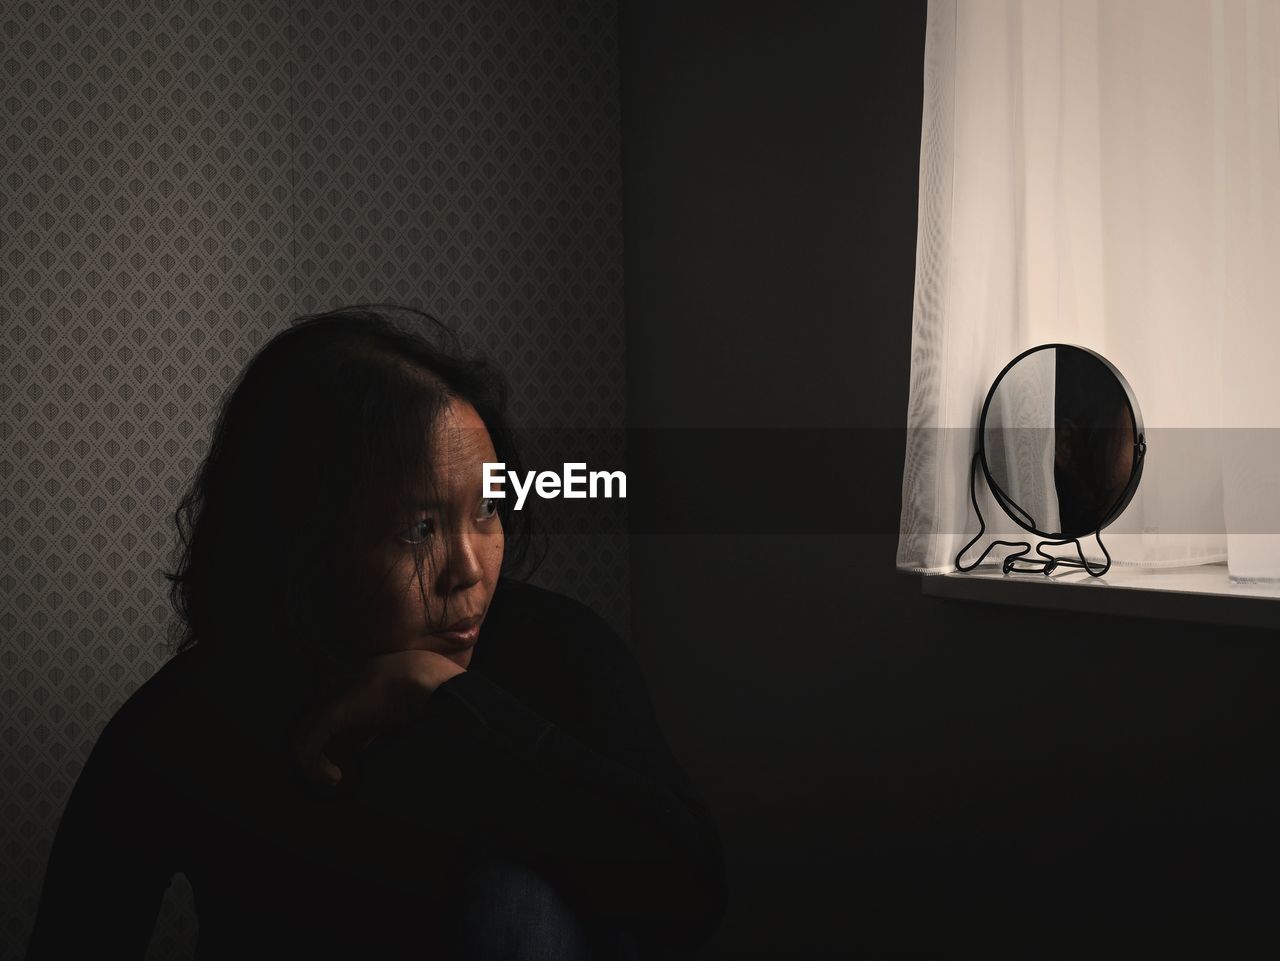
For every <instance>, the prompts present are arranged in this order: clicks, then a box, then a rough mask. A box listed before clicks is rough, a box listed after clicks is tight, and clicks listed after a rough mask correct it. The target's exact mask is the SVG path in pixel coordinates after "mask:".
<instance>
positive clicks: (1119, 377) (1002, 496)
mask: <svg viewBox="0 0 1280 961" xmlns="http://www.w3.org/2000/svg"><path fill="white" fill-rule="evenodd" d="M1050 349H1055V350H1056V349H1066V350H1079V351H1083V352H1084V353H1086V354H1089V355H1090V356H1091V357H1093V358H1094V359H1096V360H1098V361H1099V362H1100V363H1101V364H1102V365H1103V366H1104V367H1105V368H1106V369H1107V370H1108V371H1109V372H1110V374H1111V376H1112V377H1114V378H1115V379H1116V381H1117V382H1118V383H1119V384H1120V386H1121V388H1123V390H1124V396H1125V400H1126V401H1127V402H1128V404H1129V420H1130V423H1131V424H1132V426H1133V436H1134V437H1135V438H1137V439H1136V440H1135V441H1134V448H1135V452H1134V454H1135V456H1134V458H1133V468H1132V470H1131V471H1130V473H1129V481H1128V483H1126V484H1125V487H1124V491H1123V492H1122V493H1121V495H1120V497H1119V498H1118V499H1117V500H1116V502H1115V504H1114V505H1112V507H1111V509H1110V510H1109V511H1108V512H1107V513H1106V514H1105V515H1104V517H1103V519H1102V523H1101V524H1099V526H1098V528H1097V529H1096V530H1092V531H1085V532H1083V533H1080V534H1067V533H1066V532H1065V531H1058V532H1047V531H1041V530H1036V528H1034V527H1032V526H1030V525H1028V524H1026V523H1024V522H1023V520H1022V519H1021V518H1020V517H1018V514H1017V512H1018V511H1022V508H1021V507H1019V506H1018V505H1017V503H1016V502H1014V500H1013V499H1012V498H1011V497H1009V495H1008V494H1006V493H1005V492H1004V491H1003V490H1001V489H1000V486H999V485H998V484H996V482H995V478H993V477H992V476H991V467H990V465H989V464H988V463H987V411H988V409H989V408H990V407H991V400H992V398H993V397H995V394H996V389H997V388H998V387H999V386H1000V382H1001V381H1002V380H1004V377H1005V375H1006V374H1007V373H1009V371H1011V370H1013V368H1014V367H1016V366H1017V365H1018V363H1019V362H1020V361H1021V360H1023V359H1024V358H1025V357H1028V356H1030V355H1031V354H1034V353H1036V352H1037V351H1041V350H1050ZM1146 452H1147V444H1146V436H1145V432H1144V428H1143V423H1142V411H1141V410H1140V409H1139V407H1138V399H1137V398H1136V397H1135V396H1134V394H1133V388H1132V387H1130V386H1129V382H1128V381H1127V380H1125V378H1124V375H1123V374H1121V373H1120V371H1119V370H1117V369H1116V365H1115V364H1113V363H1111V361H1109V360H1107V358H1105V357H1103V356H1102V355H1101V354H1099V353H1098V352H1097V351H1096V350H1090V349H1089V348H1088V347H1081V346H1080V345H1079V344H1039V345H1037V346H1035V347H1031V348H1028V349H1027V350H1024V351H1023V352H1022V353H1020V354H1018V356H1016V357H1014V358H1013V360H1011V361H1009V363H1007V364H1005V365H1004V368H1003V369H1002V370H1001V371H1000V373H999V374H997V375H996V379H995V380H993V381H992V382H991V387H990V389H988V390H987V398H986V400H984V401H983V403H982V416H981V417H980V418H979V420H978V454H979V460H981V462H982V473H983V474H984V475H985V476H986V478H987V488H988V489H989V490H990V491H991V496H992V497H994V498H995V501H996V503H997V504H999V505H1000V509H1001V510H1003V511H1004V512H1005V513H1006V514H1008V515H1009V516H1010V517H1011V518H1013V522H1014V523H1015V524H1017V525H1018V526H1019V527H1020V528H1022V529H1023V530H1024V531H1028V532H1029V533H1031V534H1035V535H1036V536H1037V537H1043V538H1046V539H1049V540H1064V539H1066V540H1071V539H1074V538H1080V537H1087V536H1088V535H1089V534H1096V533H1098V532H1099V531H1101V530H1102V529H1103V528H1105V527H1107V526H1108V525H1109V524H1111V523H1112V522H1113V521H1114V520H1115V519H1116V518H1117V517H1119V516H1120V514H1121V513H1122V512H1123V511H1124V509H1125V508H1126V507H1128V506H1129V502H1130V501H1131V500H1133V495H1134V494H1135V493H1136V492H1137V490H1138V481H1139V480H1140V479H1141V478H1142V465H1143V462H1144V461H1145V460H1146V456H1145V455H1146ZM1010 505H1012V509H1011V507H1010ZM1022 512H1023V513H1024V514H1025V511H1022ZM1027 516H1028V517H1029V516H1030V515H1027ZM1032 520H1033V522H1034V518H1033V519H1032Z"/></svg>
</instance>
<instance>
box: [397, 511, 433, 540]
mask: <svg viewBox="0 0 1280 961" xmlns="http://www.w3.org/2000/svg"><path fill="white" fill-rule="evenodd" d="M434 532H435V527H434V525H433V524H432V523H431V521H430V520H429V519H427V518H425V517H424V518H423V519H422V520H420V521H418V522H417V523H416V524H414V525H413V526H412V527H410V528H409V529H408V530H407V531H405V532H404V533H402V534H401V535H400V539H401V540H403V541H407V542H408V543H410V544H421V543H422V542H423V541H425V540H426V539H427V538H428V537H430V536H431V535H432V534H433V533H434Z"/></svg>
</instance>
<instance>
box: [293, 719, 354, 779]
mask: <svg viewBox="0 0 1280 961" xmlns="http://www.w3.org/2000/svg"><path fill="white" fill-rule="evenodd" d="M345 715H346V710H345V705H344V703H343V702H342V701H341V700H339V701H334V702H333V703H331V704H329V705H328V706H327V707H325V708H324V710H322V711H321V712H320V713H319V714H318V715H316V716H315V717H314V719H313V720H311V721H309V722H307V723H304V724H303V725H302V728H301V735H300V737H299V738H298V740H297V742H296V743H295V747H294V757H295V758H296V759H297V762H298V765H299V767H301V768H302V770H303V771H304V772H305V773H306V774H309V775H312V776H313V777H321V778H323V779H325V780H327V781H329V782H331V783H335V784H336V783H337V782H338V781H339V780H340V779H341V778H342V771H341V770H340V769H339V768H338V767H337V765H335V764H334V763H333V762H332V761H331V760H329V758H328V757H326V756H325V754H324V748H325V745H327V744H328V743H329V741H330V739H332V737H333V735H334V734H336V733H337V732H338V731H340V730H342V727H343V718H344V717H345Z"/></svg>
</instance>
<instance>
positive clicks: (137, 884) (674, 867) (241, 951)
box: [28, 578, 726, 961]
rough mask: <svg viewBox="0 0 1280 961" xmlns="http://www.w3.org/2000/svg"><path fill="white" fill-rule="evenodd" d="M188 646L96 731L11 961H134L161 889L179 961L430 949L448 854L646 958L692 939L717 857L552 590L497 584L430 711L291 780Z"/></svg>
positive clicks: (712, 922)
mask: <svg viewBox="0 0 1280 961" xmlns="http://www.w3.org/2000/svg"><path fill="white" fill-rule="evenodd" d="M198 652H199V648H198V646H197V648H195V649H192V650H191V651H189V652H186V653H184V654H180V655H178V656H176V657H174V658H172V659H171V660H170V661H169V662H168V663H166V664H165V665H164V666H163V667H162V668H161V669H160V670H159V671H158V672H157V673H156V675H155V676H154V677H152V678H151V679H150V680H149V681H147V682H146V683H145V684H143V685H142V686H141V687H140V688H139V689H138V690H137V691H136V692H135V693H134V694H133V696H132V697H130V698H129V700H128V701H127V702H126V703H125V705H124V706H123V707H122V708H121V709H120V710H119V711H118V712H117V714H116V715H115V717H113V718H112V720H111V721H110V723H109V724H108V725H107V727H106V729H105V730H104V731H103V733H102V735H101V736H100V737H99V739H98V742H97V744H96V745H95V747H94V749H93V752H92V753H91V755H90V757H89V760H88V762H87V763H86V765H85V768H84V770H83V771H82V772H81V774H80V777H79V780H78V781H77V782H76V786H75V789H74V791H73V792H72V795H71V798H70V800H69V801H68V803H67V807H66V810H65V811H64V813H63V816H62V821H61V823H60V825H59V828H58V833H57V837H56V838H55V841H54V846H53V851H52V853H51V855H50V859H49V866H48V870H47V873H46V876H45V882H44V890H43V894H42V897H41V901H40V908H39V913H38V916H37V919H36V925H35V929H34V932H33V934H32V937H31V941H30V945H29V950H28V958H29V959H30V961H36V959H42V958H66V957H74V956H80V954H81V952H83V951H85V950H88V951H90V952H92V954H93V956H102V957H112V958H141V957H143V956H144V954H145V952H146V948H147V945H148V942H149V940H150V937H151V933H152V929H153V926H154V923H155V919H156V915H157V912H158V910H159V906H160V903H161V900H162V898H163V895H164V891H165V889H166V887H167V886H168V884H169V881H170V878H171V877H172V876H173V875H174V874H175V873H177V872H182V873H184V874H185V875H186V876H187V878H188V879H189V880H190V882H191V884H192V888H193V890H194V893H195V898H196V908H197V912H198V915H199V926H200V941H199V948H198V951H197V958H200V959H214V958H223V957H236V958H240V957H246V956H249V955H252V954H259V953H262V954H267V953H276V952H281V951H283V952H285V955H284V956H291V955H292V956H303V952H306V953H307V954H309V955H311V956H313V957H314V956H317V955H326V956H341V955H346V954H348V953H349V952H350V956H353V957H361V958H377V957H399V956H412V957H416V958H429V957H432V956H438V954H439V950H440V947H439V946H440V941H439V938H440V934H441V931H442V919H443V918H444V917H445V916H446V913H447V912H449V911H451V910H452V903H451V902H450V900H449V899H450V895H451V891H450V890H449V886H448V885H447V884H446V883H445V881H446V879H447V878H448V877H449V876H450V872H451V871H452V870H453V868H454V864H455V858H456V857H457V856H459V853H460V852H461V851H463V850H464V849H466V848H468V847H469V846H470V845H471V844H472V843H475V842H477V841H478V840H481V839H488V840H489V841H490V842H492V843H497V844H499V845H500V846H502V848H504V849H505V850H506V851H508V852H509V853H510V854H511V855H512V856H516V857H519V858H522V859H524V860H525V861H527V862H529V863H532V864H533V865H534V866H536V867H537V868H539V869H540V870H541V871H542V872H543V873H544V874H545V875H546V876H548V877H550V878H552V879H553V880H555V881H557V882H559V883H560V884H561V886H562V887H563V889H564V890H565V892H566V893H567V894H568V895H569V897H570V898H571V899H573V900H576V901H577V903H578V904H579V906H580V907H581V909H582V910H583V911H584V912H586V914H587V915H588V916H589V917H594V918H600V919H607V920H608V921H610V922H612V923H613V924H614V925H616V926H618V927H621V928H624V929H626V930H629V931H630V932H632V933H633V934H634V935H636V936H637V937H638V938H639V939H640V940H641V943H642V944H652V945H658V944H661V943H664V942H669V943H672V944H692V943H697V942H698V941H701V940H703V939H705V938H706V937H707V936H708V935H709V934H710V933H711V931H712V930H714V928H715V927H716V925H717V924H718V923H719V920H720V918H721V916H722V914H723V912H724V907H725V896H726V891H725V878H724V863H723V856H722V852H721V848H720V841H719V838H718V835H717V832H716V829H715V826H714V824H713V822H712V819H711V817H710V815H709V813H708V811H707V809H706V807H705V806H704V805H703V804H702V802H701V801H700V800H699V798H698V796H697V794H696V792H695V791H694V790H693V789H692V787H691V786H690V784H689V781H688V779H687V778H686V777H685V775H684V773H683V772H682V771H681V769H680V767H679V765H678V764H677V763H676V761H675V760H674V758H673V757H672V755H671V753H670V751H669V749H668V747H667V745H666V742H665V740H664V738H663V736H662V733H661V731H660V729H659V727H658V724H657V722H656V719H655V717H654V713H653V709H652V707H651V705H650V701H649V698H648V695H647V693H646V691H645V687H644V682H643V679H642V677H641V674H640V672H639V670H638V668H637V665H636V663H635V661H634V659H633V657H632V655H631V653H630V651H629V650H628V648H627V647H626V645H625V644H624V643H623V641H622V640H621V638H619V637H618V635H617V634H616V633H615V632H614V631H613V630H612V629H610V628H609V626H608V625H607V624H606V623H605V622H604V621H603V620H602V619H601V618H600V617H598V616H597V615H595V614H594V613H593V612H592V611H591V610H590V609H588V608H586V607H585V606H583V605H582V604H579V603H578V602H576V601H573V600H571V599H569V598H567V597H564V596H562V595H559V594H555V593H552V592H550V591H546V590H543V589H541V588H537V587H534V586H532V585H528V584H524V583H521V582H518V581H512V580H509V579H506V578H504V579H502V580H500V581H499V584H498V587H497V589H496V590H495V592H494V596H493V598H492V601H491V603H490V607H489V613H488V615H487V617H486V619H485V624H484V627H483V628H482V630H481V635H480V640H479V641H478V642H477V645H476V647H475V650H474V652H473V655H472V661H471V666H470V669H469V670H468V671H466V672H465V673H462V674H459V675H458V676H456V677H453V678H451V679H449V680H448V681H446V682H445V683H444V684H442V685H440V687H439V688H437V689H436V691H435V693H433V694H432V695H431V696H430V697H429V698H428V700H427V702H426V705H425V711H424V713H423V714H422V715H421V716H420V717H419V718H417V719H415V720H414V721H413V722H411V723H409V724H407V725H405V726H403V727H402V728H400V729H399V730H397V731H394V732H391V733H390V734H387V735H384V736H382V737H380V738H377V739H375V740H374V742H373V743H372V744H371V745H370V746H369V747H368V748H367V749H365V750H364V752H363V753H361V754H360V755H359V756H358V757H357V758H355V759H354V763H348V764H347V765H345V766H344V775H345V776H344V778H343V780H342V782H341V783H340V785H339V786H338V788H336V789H324V788H319V787H315V786H312V785H309V784H307V783H304V782H303V781H302V780H301V778H300V777H299V775H298V774H297V772H296V771H295V770H294V769H293V768H292V766H291V764H290V763H289V762H288V759H287V753H286V743H287V741H286V737H285V735H284V734H283V733H282V732H283V730H284V729H283V726H281V727H280V730H276V728H275V727H274V726H271V725H267V726H266V727H265V728H263V727H262V726H258V728H256V729H255V726H254V724H253V723H252V722H246V721H245V720H244V718H245V716H246V715H247V714H248V713H249V711H248V708H246V707H244V705H243V704H242V703H241V702H240V701H239V700H238V698H237V696H236V695H235V694H234V693H231V692H228V691H227V689H226V686H225V685H223V686H218V687H216V688H213V689H210V688H208V687H205V686H202V684H201V683H200V677H199V676H200V675H201V673H202V671H201V669H200V667H199V665H200V663H201V659H200V658H199V657H198V656H197V655H198Z"/></svg>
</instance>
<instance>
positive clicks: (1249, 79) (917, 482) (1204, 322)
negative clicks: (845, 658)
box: [898, 0, 1280, 579]
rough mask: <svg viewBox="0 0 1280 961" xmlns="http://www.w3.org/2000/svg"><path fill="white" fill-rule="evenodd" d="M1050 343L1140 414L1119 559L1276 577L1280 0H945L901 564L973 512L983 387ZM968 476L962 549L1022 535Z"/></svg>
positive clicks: (934, 27)
mask: <svg viewBox="0 0 1280 961" xmlns="http://www.w3.org/2000/svg"><path fill="white" fill-rule="evenodd" d="M1049 342H1057V343H1069V344H1079V345H1081V346H1084V347H1089V348H1092V349H1093V350H1096V351H1098V352H1099V353H1101V354H1102V355H1103V356H1105V357H1107V358H1108V359H1109V360H1110V361H1111V362H1112V363H1114V364H1115V365H1116V367H1117V368H1119V370H1120V371H1121V372H1122V373H1123V374H1124V376H1125V377H1126V379H1127V380H1128V381H1129V383H1130V384H1131V385H1132V387H1133V390H1134V393H1135V395H1136V397H1137V399H1138V404H1139V406H1140V408H1141V412H1142V415H1143V417H1144V419H1145V422H1146V427H1147V439H1148V445H1149V446H1148V453H1147V458H1146V462H1145V467H1144V472H1143V476H1142V482H1141V485H1140V486H1139V489H1138V493H1137V496H1136V497H1135V498H1134V500H1133V501H1132V503H1131V504H1130V505H1129V507H1128V508H1127V510H1126V511H1125V513H1124V514H1123V515H1122V517H1121V518H1120V519H1119V520H1118V521H1116V523H1115V524H1113V525H1112V526H1111V527H1109V528H1107V529H1106V530H1105V531H1104V532H1103V540H1104V541H1105V543H1106V546H1107V549H1108V550H1109V551H1110V553H1111V556H1112V558H1113V563H1116V564H1138V565H1144V566H1150V567H1161V566H1178V565H1187V564H1197V563H1206V562H1212V561H1220V560H1223V559H1228V561H1229V565H1230V569H1231V574H1232V576H1233V577H1240V578H1264V579H1265V578H1280V508H1278V507H1277V504H1278V503H1280V479H1278V478H1280V450H1278V449H1277V447H1278V445H1277V440H1276V438H1277V437H1278V436H1280V430H1278V428H1280V386H1277V385H1280V0H930V3H929V14H928V34H927V38H926V52H925V103H924V120H923V125H922V136H921V159H920V206H919V232H918V241H917V253H916V295H915V312H914V318H913V325H912V354H911V385H910V406H909V411H908V438H907V451H906V469H905V473H904V477H903V498H902V523H901V528H900V531H901V533H900V538H899V543H898V566H899V567H900V568H903V569H907V570H916V571H922V572H930V573H938V572H942V571H948V570H952V569H953V568H954V564H955V557H956V553H957V551H959V549H960V548H961V547H962V546H963V545H964V544H965V542H966V541H968V540H969V539H970V538H971V537H972V536H973V535H974V534H976V533H977V532H978V521H977V518H976V516H975V515H974V513H973V509H972V507H971V505H970V502H969V486H968V485H969V466H970V461H971V458H972V455H973V451H974V448H975V442H976V432H977V424H978V419H979V414H980V412H981V408H982V402H983V399H984V397H985V396H986V391H987V388H988V387H989V386H990V384H991V382H992V380H993V379H994V378H995V376H996V375H997V374H998V373H999V372H1000V370H1001V368H1002V367H1003V366H1004V365H1005V364H1006V363H1007V362H1008V361H1009V360H1011V359H1012V358H1013V357H1014V356H1015V355H1016V354H1018V353H1020V352H1021V351H1023V350H1025V349H1027V348H1028V347H1032V346H1034V345H1036V344H1041V343H1049ZM977 491H978V495H979V504H980V505H981V508H982V513H983V517H984V518H985V519H986V520H987V535H986V537H985V538H984V539H983V541H981V542H980V543H978V544H977V545H975V546H974V548H973V549H971V550H970V551H969V552H966V554H965V559H966V561H971V560H973V559H974V558H976V557H977V555H978V554H979V553H981V551H982V549H983V548H984V547H985V546H986V544H987V543H988V542H989V540H990V539H992V538H997V537H1003V538H1007V539H1013V538H1015V537H1016V538H1017V539H1021V538H1023V537H1025V535H1023V534H1021V533H1020V532H1019V529H1018V528H1017V527H1016V526H1015V525H1014V524H1013V522H1012V521H1011V520H1009V519H1008V518H1007V517H1006V516H1005V515H1004V513H1003V512H1002V511H1001V510H1000V509H999V508H998V507H997V506H996V505H995V503H994V501H993V500H992V499H991V497H990V496H989V494H988V493H987V491H986V487H985V484H984V483H983V480H982V478H981V475H980V474H979V479H978V483H977ZM1084 547H1085V554H1086V556H1087V557H1090V558H1091V559H1096V560H1099V561H1101V560H1102V555H1101V552H1100V551H1099V550H1097V545H1096V543H1094V542H1093V541H1092V539H1088V540H1086V541H1085V543H1084ZM1003 553H1004V551H1003V550H1001V549H997V550H996V551H993V556H994V557H999V556H1001V555H1002V554H1003Z"/></svg>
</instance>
